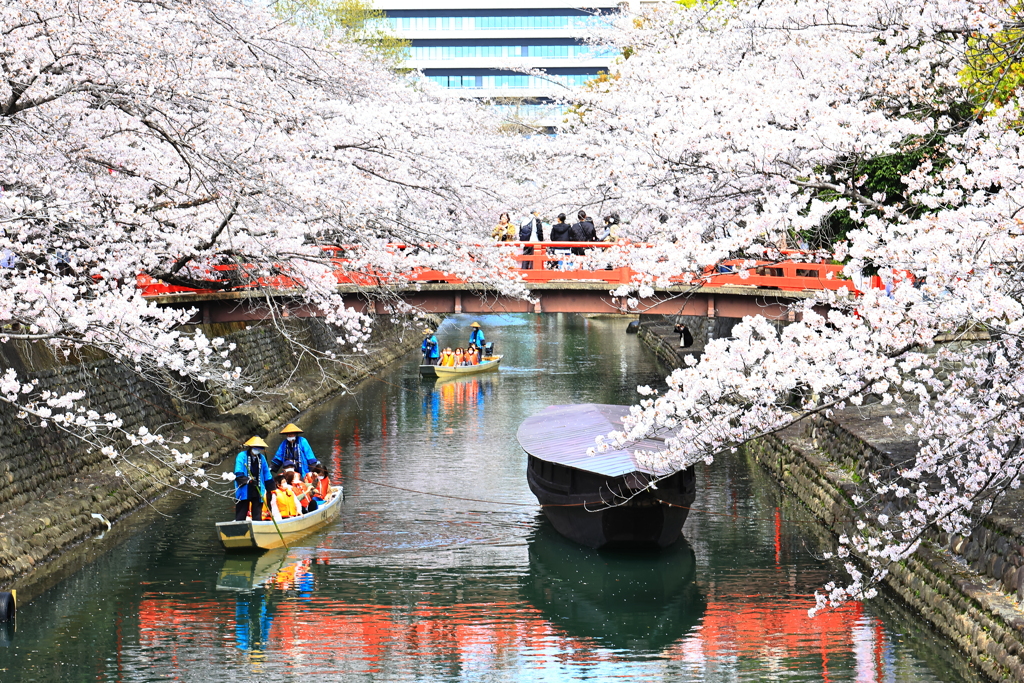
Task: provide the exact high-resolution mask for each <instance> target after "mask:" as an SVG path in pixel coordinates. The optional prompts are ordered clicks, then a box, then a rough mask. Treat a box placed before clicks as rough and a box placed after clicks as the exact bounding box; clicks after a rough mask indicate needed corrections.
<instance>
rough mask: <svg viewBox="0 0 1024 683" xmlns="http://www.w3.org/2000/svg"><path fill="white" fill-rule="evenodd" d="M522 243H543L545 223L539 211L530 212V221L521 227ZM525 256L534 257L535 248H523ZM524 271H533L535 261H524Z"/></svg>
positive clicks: (520, 238) (520, 237) (522, 263)
mask: <svg viewBox="0 0 1024 683" xmlns="http://www.w3.org/2000/svg"><path fill="white" fill-rule="evenodd" d="M519 241H520V242H543V241H544V222H543V221H542V220H541V219H540V216H539V215H538V213H537V210H536V209H534V210H533V211H531V212H530V220H528V221H526V222H525V223H523V224H522V225H520V226H519ZM523 256H533V247H523ZM521 265H522V266H523V270H533V261H522V262H521Z"/></svg>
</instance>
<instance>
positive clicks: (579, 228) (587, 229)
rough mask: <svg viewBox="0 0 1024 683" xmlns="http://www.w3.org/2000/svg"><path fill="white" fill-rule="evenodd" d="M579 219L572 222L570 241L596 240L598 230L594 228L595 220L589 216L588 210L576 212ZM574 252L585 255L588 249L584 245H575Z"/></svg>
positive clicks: (577, 254)
mask: <svg viewBox="0 0 1024 683" xmlns="http://www.w3.org/2000/svg"><path fill="white" fill-rule="evenodd" d="M576 217H577V218H578V219H579V220H578V221H576V222H575V223H573V224H572V227H570V228H569V241H570V242H596V241H597V231H596V230H595V229H594V221H592V220H590V218H589V217H587V212H586V211H583V210H582V209H580V212H579V213H578V214H576ZM572 253H573V254H574V255H575V256H583V255H584V254H585V253H586V250H585V249H583V248H582V247H573V249H572Z"/></svg>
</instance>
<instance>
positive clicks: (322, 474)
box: [306, 465, 331, 510]
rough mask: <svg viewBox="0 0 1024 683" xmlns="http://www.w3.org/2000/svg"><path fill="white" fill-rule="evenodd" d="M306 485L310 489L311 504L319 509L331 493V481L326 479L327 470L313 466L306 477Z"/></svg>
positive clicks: (321, 466) (319, 466)
mask: <svg viewBox="0 0 1024 683" xmlns="http://www.w3.org/2000/svg"><path fill="white" fill-rule="evenodd" d="M306 483H307V484H309V486H310V488H311V489H312V493H313V504H314V505H316V506H317V507H319V506H320V505H322V504H323V502H324V501H325V500H327V494H328V493H330V492H331V480H330V479H329V478H328V477H327V468H326V467H324V466H323V465H315V466H314V467H313V471H312V472H310V473H309V474H307V475H306ZM313 509H314V510H315V509H316V508H313Z"/></svg>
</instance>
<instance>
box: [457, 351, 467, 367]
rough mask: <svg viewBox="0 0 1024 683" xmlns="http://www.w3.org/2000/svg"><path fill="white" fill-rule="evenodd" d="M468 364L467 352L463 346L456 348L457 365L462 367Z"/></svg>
mask: <svg viewBox="0 0 1024 683" xmlns="http://www.w3.org/2000/svg"><path fill="white" fill-rule="evenodd" d="M465 364H466V354H465V353H464V352H463V351H462V347H461V346H460V347H459V348H457V349H455V367H457V368H458V367H462V366H463V365H465Z"/></svg>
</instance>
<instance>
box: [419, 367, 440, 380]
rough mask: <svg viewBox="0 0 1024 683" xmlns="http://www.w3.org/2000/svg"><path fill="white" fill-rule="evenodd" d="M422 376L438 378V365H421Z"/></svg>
mask: <svg viewBox="0 0 1024 683" xmlns="http://www.w3.org/2000/svg"><path fill="white" fill-rule="evenodd" d="M420 374H421V375H422V376H424V377H437V366H436V365H421V366H420Z"/></svg>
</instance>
